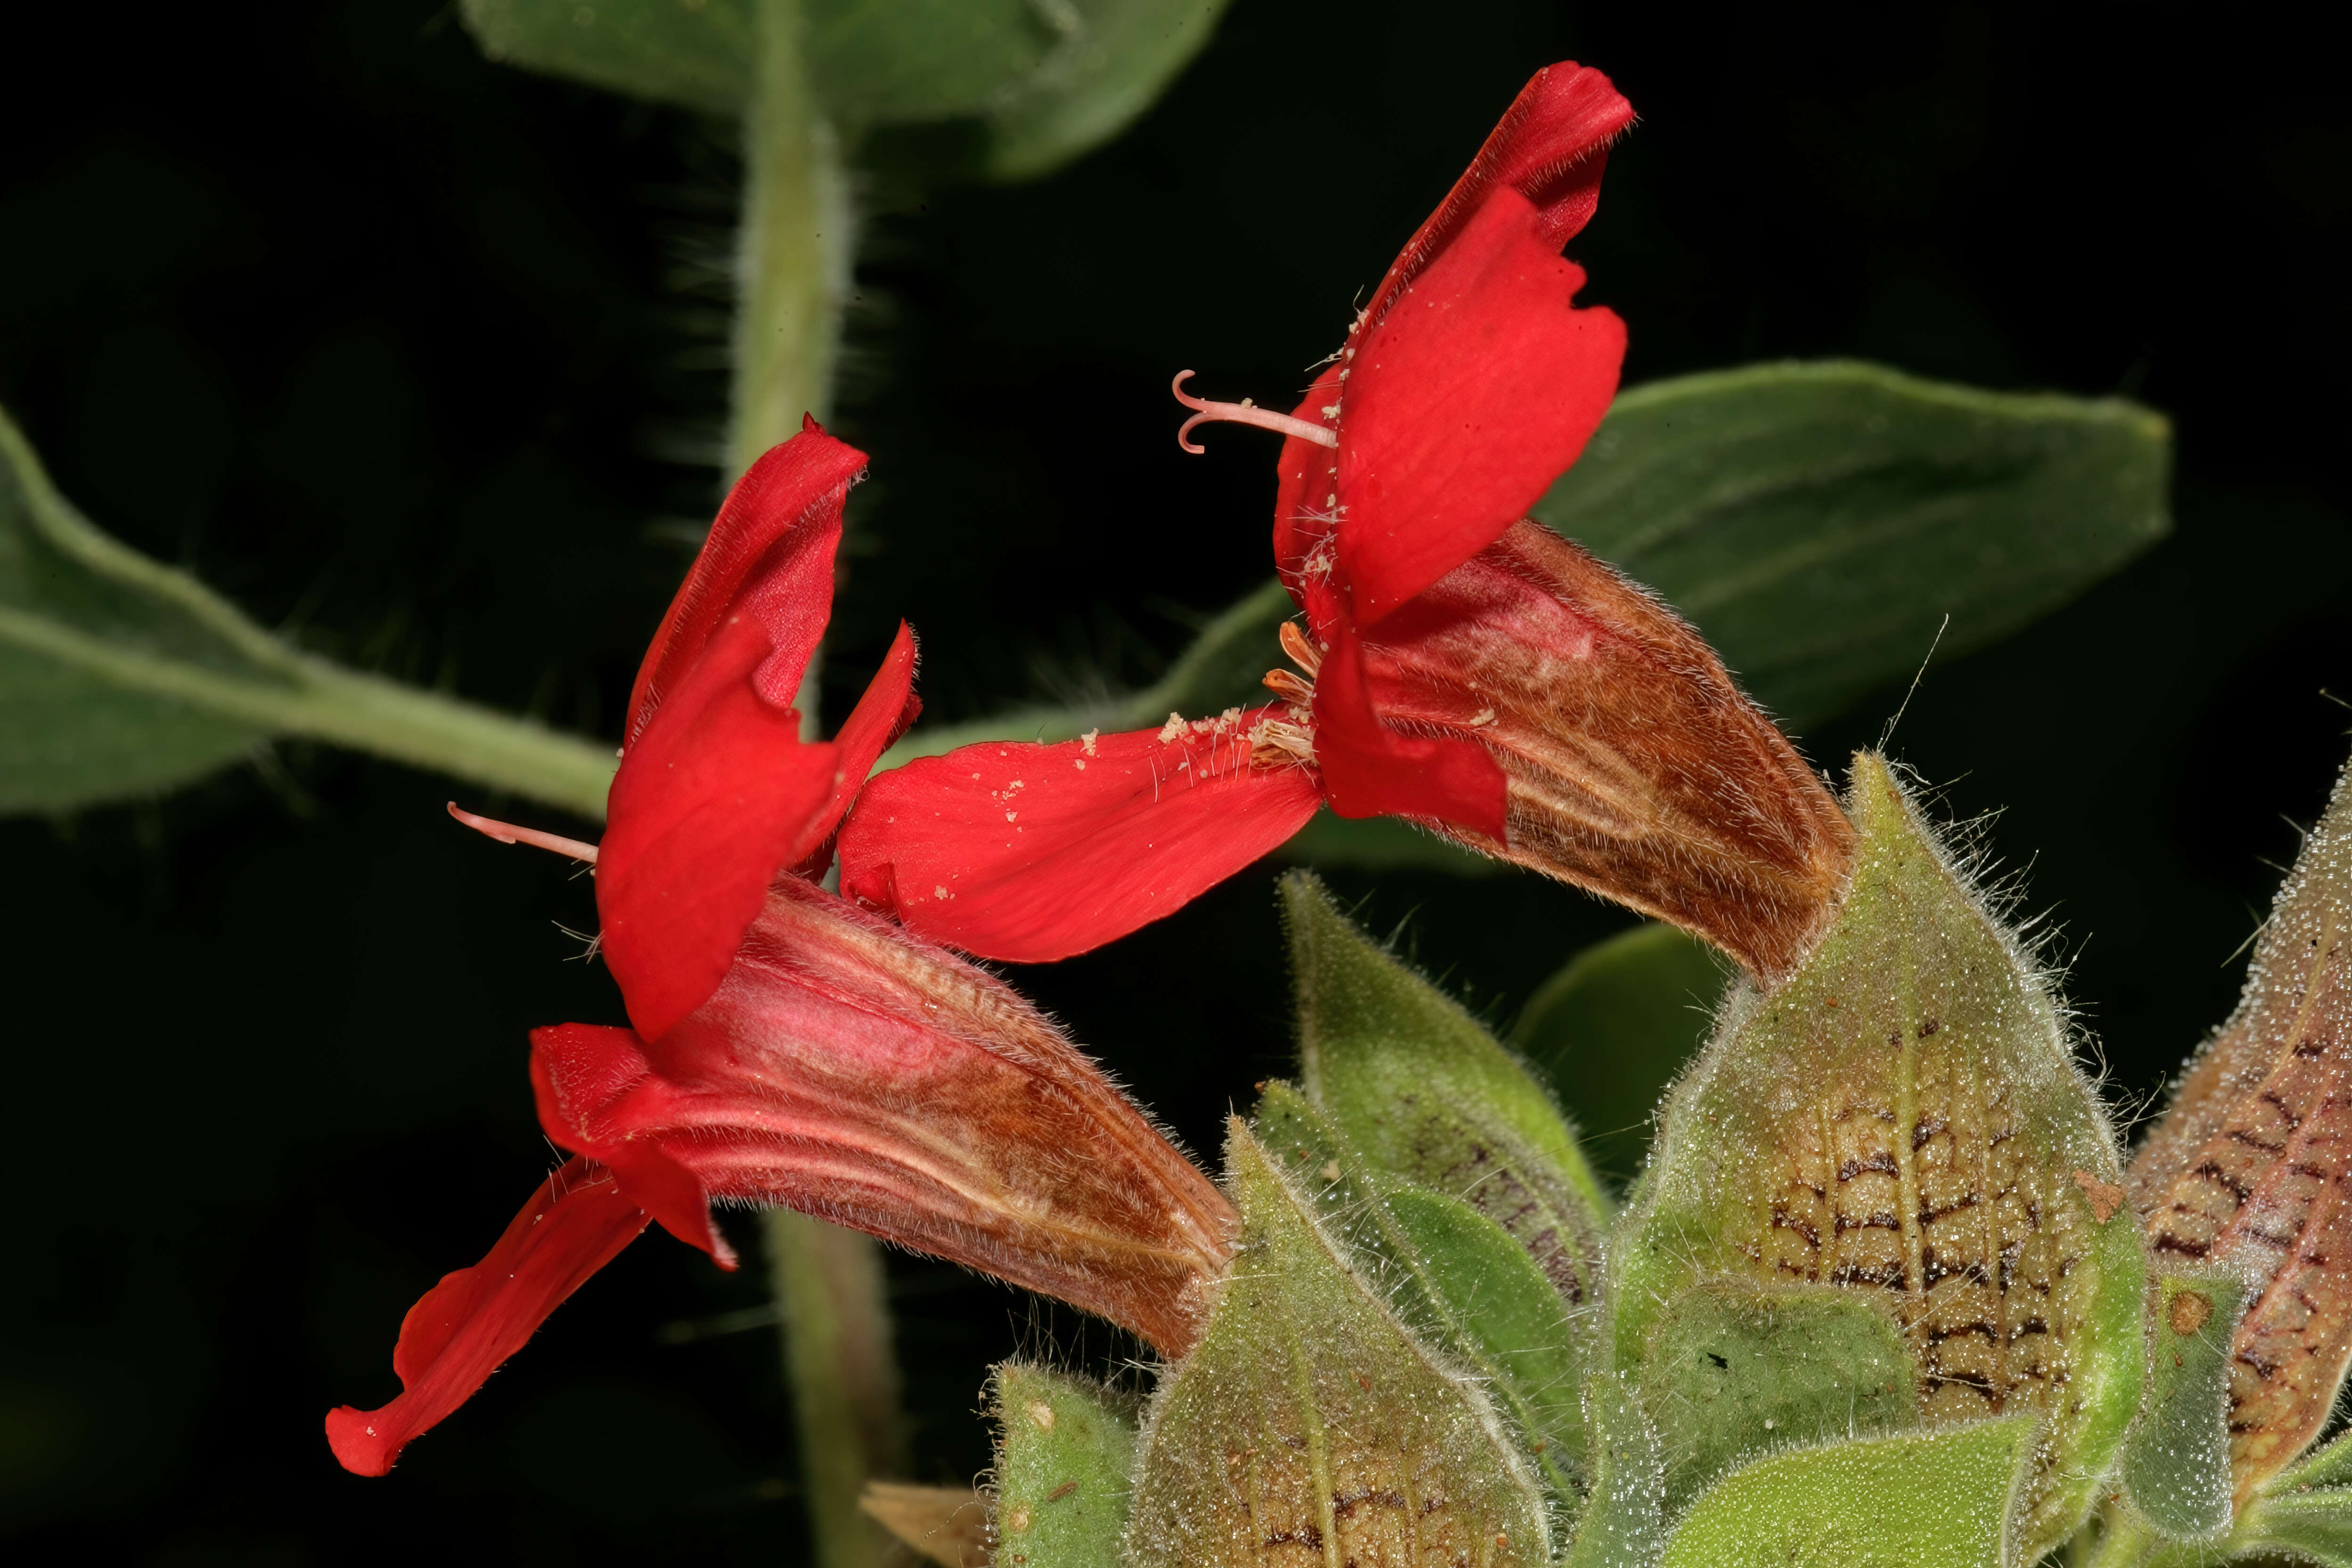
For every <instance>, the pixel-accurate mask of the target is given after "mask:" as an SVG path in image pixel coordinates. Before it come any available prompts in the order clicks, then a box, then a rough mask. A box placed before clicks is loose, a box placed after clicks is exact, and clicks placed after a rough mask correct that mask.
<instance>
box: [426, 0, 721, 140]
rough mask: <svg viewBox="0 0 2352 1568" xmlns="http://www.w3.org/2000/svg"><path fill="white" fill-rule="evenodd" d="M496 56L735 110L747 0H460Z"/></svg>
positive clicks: (631, 92)
mask: <svg viewBox="0 0 2352 1568" xmlns="http://www.w3.org/2000/svg"><path fill="white" fill-rule="evenodd" d="M462 3H463V5H464V6H465V16H466V26H467V30H468V31H469V32H471V33H472V34H473V35H474V39H475V41H476V42H477V43H478V44H479V45H480V46H481V47H482V53H484V54H486V55H488V57H489V58H492V59H494V60H499V61H500V62H502V63H504V64H507V65H511V66H520V67H522V68H525V69H528V70H535V71H541V72H544V73H546V74H547V75H550V76H560V77H568V78H570V79H572V80H573V81H584V82H586V83H587V84H588V85H590V86H591V87H601V88H604V89H606V90H607V91H611V92H619V93H625V94H627V95H628V96H630V97H632V98H643V99H650V100H653V101H654V102H656V103H676V104H682V105H684V106H685V107H686V108H688V109H699V110H705V111H707V112H709V113H715V114H730V115H731V114H740V112H742V108H743V103H744V100H746V99H747V98H749V97H750V96H751V29H752V26H753V22H752V6H753V4H754V0H462Z"/></svg>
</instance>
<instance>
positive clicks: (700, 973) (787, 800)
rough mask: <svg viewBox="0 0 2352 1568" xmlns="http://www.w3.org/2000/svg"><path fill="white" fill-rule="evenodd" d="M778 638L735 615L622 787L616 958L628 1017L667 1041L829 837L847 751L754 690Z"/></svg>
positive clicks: (606, 870)
mask: <svg viewBox="0 0 2352 1568" xmlns="http://www.w3.org/2000/svg"><path fill="white" fill-rule="evenodd" d="M770 647H772V644H771V641H770V634H769V632H768V630H767V629H766V628H765V627H763V626H761V625H760V624H759V622H758V621H757V620H755V619H753V618H751V616H733V617H730V619H729V620H728V622H727V624H726V625H724V626H721V627H719V629H718V631H717V633H716V635H715V636H713V637H712V638H711V639H710V640H709V643H708V645H707V646H706V647H704V649H703V651H702V654H701V657H700V658H698V659H697V660H696V661H695V663H694V665H693V666H692V668H689V669H688V671H687V672H686V675H685V677H684V679H683V680H682V681H681V682H680V684H679V685H678V686H677V688H676V689H674V690H672V691H671V692H670V693H669V694H668V695H667V698H666V699H665V700H664V701H663V702H662V705H661V710H660V711H659V713H658V714H657V715H656V719H655V721H654V722H653V723H652V724H650V725H649V726H647V727H646V731H644V733H643V734H641V735H640V736H638V738H637V740H636V742H635V743H634V744H632V745H631V746H630V747H629V749H628V752H627V754H626V755H625V757H623V759H622V761H621V771H620V773H618V774H617V775H615V776H614V780H613V795H612V809H611V824H612V825H611V827H610V828H609V829H608V831H607V832H606V833H605V835H604V844H603V845H602V846H601V847H600V851H599V858H598V860H597V866H596V909H597V912H598V914H599V915H601V916H602V917H603V921H604V937H603V952H604V962H605V963H608V964H610V965H611V966H612V970H613V975H614V978H615V979H616V980H618V981H619V982H620V983H621V994H623V996H625V998H626V999H627V1001H628V1005H629V1018H630V1020H631V1022H633V1023H635V1025H636V1026H637V1030H638V1032H639V1033H640V1034H642V1035H644V1036H645V1037H646V1038H648V1039H652V1038H657V1037H660V1036H661V1035H662V1034H664V1033H665V1032H666V1031H667V1030H668V1028H669V1026H671V1025H673V1024H675V1023H677V1021H678V1020H679V1019H680V1018H683V1017H685V1016H687V1015H688V1013H691V1012H692V1011H694V1009H695V1008H696V1007H697V1006H698V1005H700V1003H701V1001H702V999H703V998H704V997H706V996H708V995H709V994H710V993H711V992H712V991H713V990H714V989H716V988H717V986H718V984H719V980H720V979H721V978H723V977H724V976H725V974H726V973H727V964H728V961H729V960H730V959H731V958H732V957H733V956H734V953H735V949H736V946H737V944H738V943H740V942H741V941H742V939H743V931H744V930H745V928H746V927H748V926H750V925H751V921H752V919H753V917H755V916H756V915H758V914H759V912H760V903H761V899H762V898H763V897H764V896H765V894H766V889H767V886H768V882H769V880H770V879H772V877H774V875H775V874H776V872H777V870H778V869H779V868H782V867H784V866H788V865H791V864H792V863H793V862H794V861H796V860H798V859H799V858H801V857H803V855H806V854H807V853H808V852H809V850H810V849H811V848H812V847H814V842H816V841H819V840H821V839H822V838H823V837H824V831H825V828H824V826H823V825H822V824H821V816H822V814H823V813H824V807H825V805H826V803H827V801H828V800H830V799H831V797H832V795H833V791H834V774H835V769H836V765H837V764H836V761H835V757H836V752H835V748H834V747H832V746H829V745H804V744H803V743H802V742H801V739H800V719H799V717H798V715H796V714H794V713H793V710H791V709H790V708H789V707H782V708H780V707H777V706H776V705H775V704H774V703H772V702H771V701H770V700H767V699H766V698H765V697H763V696H762V695H761V693H760V691H759V690H758V689H756V688H755V686H754V684H753V679H752V672H753V671H754V670H755V669H756V668H758V667H759V666H760V664H761V661H762V660H764V659H767V658H768V657H769V650H770Z"/></svg>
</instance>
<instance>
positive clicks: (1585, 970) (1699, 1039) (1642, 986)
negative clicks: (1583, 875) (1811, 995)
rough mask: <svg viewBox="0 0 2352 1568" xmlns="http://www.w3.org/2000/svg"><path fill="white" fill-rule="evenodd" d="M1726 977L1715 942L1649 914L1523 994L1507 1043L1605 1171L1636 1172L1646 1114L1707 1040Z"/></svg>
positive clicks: (1727, 972) (1646, 1132) (1644, 1136)
mask: <svg viewBox="0 0 2352 1568" xmlns="http://www.w3.org/2000/svg"><path fill="white" fill-rule="evenodd" d="M1729 978H1730V970H1729V968H1728V967H1727V964H1726V963H1725V961H1724V960H1723V959H1722V958H1721V957H1719V956H1717V953H1716V951H1715V949H1713V948H1711V947H1709V946H1708V945H1707V944H1706V942H1701V941H1700V940H1699V939H1698V938H1696V937H1695V936H1692V935H1691V934H1690V933H1689V932H1687V931H1681V930H1678V929H1676V928H1675V927H1674V926H1670V925H1664V924H1660V923H1658V922H1655V921H1652V922H1650V923H1648V924H1645V925H1639V926H1635V927H1634V928H1633V930H1632V931H1621V932H1619V933H1618V934H1617V935H1615V936H1612V937H1611V938H1610V939H1609V940H1608V941H1606V942H1596V943H1594V944H1593V945H1592V946H1591V947H1588V948H1586V949H1585V950H1584V951H1583V952H1580V953H1578V954H1577V955H1576V956H1575V957H1574V958H1572V959H1570V960H1569V962H1568V965H1567V967H1565V968H1563V969H1562V970H1561V971H1560V972H1559V973H1557V974H1555V975H1553V976H1552V977H1551V978H1550V979H1549V980H1547V981H1545V982H1544V984H1543V986H1542V988H1541V989H1540V990H1538V991H1537V993H1536V994H1534V995H1533V996H1532V997H1530V998H1528V1005H1527V1006H1526V1007H1525V1008H1524V1009H1523V1010H1522V1011H1521V1012H1520V1014H1519V1021H1518V1023H1517V1025H1516V1026H1513V1028H1512V1030H1511V1046H1512V1048H1513V1049H1515V1050H1517V1052H1519V1054H1520V1055H1522V1056H1524V1057H1526V1058H1528V1061H1529V1062H1531V1063H1533V1064H1534V1065H1535V1066H1536V1068H1538V1069H1539V1070H1540V1071H1541V1072H1542V1073H1543V1074H1544V1076H1545V1077H1546V1078H1548V1079H1549V1080H1550V1081H1551V1085H1552V1087H1553V1089H1555V1090H1557V1091H1558V1092H1559V1097H1560V1099H1561V1100H1564V1101H1566V1102H1567V1104H1568V1107H1569V1109H1570V1110H1572V1111H1573V1112H1575V1115H1576V1120H1577V1123H1578V1125H1579V1126H1580V1127H1583V1128H1585V1129H1587V1131H1585V1132H1584V1134H1583V1137H1582V1140H1581V1142H1582V1143H1583V1146H1584V1148H1585V1150H1586V1152H1588V1153H1590V1154H1591V1155H1593V1156H1594V1158H1595V1162H1596V1163H1599V1164H1601V1166H1603V1167H1604V1168H1605V1169H1608V1170H1609V1171H1610V1172H1611V1173H1612V1174H1616V1175H1630V1174H1632V1173H1633V1167H1634V1165H1635V1164H1636V1163H1637V1161H1638V1157H1639V1155H1640V1153H1641V1152H1642V1150H1643V1149H1644V1148H1645V1147H1647V1145H1648V1142H1649V1127H1650V1115H1651V1112H1652V1111H1653V1110H1654V1109H1655V1108H1656V1106H1657V1103H1658V1100H1659V1097H1660V1096H1661V1095H1663V1094H1664V1092H1665V1089H1666V1085H1667V1084H1669V1083H1671V1082H1673V1081H1674V1077H1675V1074H1676V1073H1678V1072H1680V1071H1681V1070H1682V1068H1683V1064H1684V1063H1685V1062H1686V1061H1688V1060H1689V1059H1690V1058H1692V1057H1693V1056H1695V1055H1696V1054H1697V1052H1698V1048H1699V1047H1700V1046H1702V1045H1704V1044H1706V1033H1707V1029H1708V1026H1710V1025H1711V1024H1712V1023H1713V1022H1714V1016H1715V1008H1716V1005H1717V1003H1718V1002H1719V1001H1720V1000H1721V999H1722V996H1723V988H1724V984H1725V982H1726V981H1727V980H1728V979H1729ZM1608 1156H1614V1158H1610V1157H1608Z"/></svg>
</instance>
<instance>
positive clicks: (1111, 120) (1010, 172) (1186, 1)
mask: <svg viewBox="0 0 2352 1568" xmlns="http://www.w3.org/2000/svg"><path fill="white" fill-rule="evenodd" d="M1030 3H1031V4H1032V5H1034V6H1035V8H1036V9H1037V10H1039V11H1041V12H1044V13H1045V14H1047V15H1050V16H1056V17H1059V18H1061V19H1062V25H1063V27H1064V33H1063V37H1061V38H1060V39H1059V40H1058V41H1057V43H1056V44H1055V48H1054V50H1053V52H1052V53H1050V54H1048V55H1047V56H1046V57H1045V58H1044V59H1043V60H1042V61H1040V62H1039V63H1038V66H1037V68H1036V69H1035V70H1034V71H1033V72H1031V73H1030V74H1029V76H1028V77H1026V78H1025V79H1023V80H1022V81H1021V82H1020V84H1019V85H1018V86H1017V87H1015V88H1013V89H1010V90H1008V91H1007V92H1005V93H1004V94H1003V96H1002V97H1001V98H1000V99H999V100H998V101H996V102H995V103H994V104H992V106H991V109H990V112H989V115H988V127H989V132H990V146H989V156H988V172H989V173H990V174H992V175H993V176H994V177H995V178H997V179H1000V180H1026V179H1034V177H1036V176H1037V175H1039V174H1045V173H1047V172H1048V171H1050V170H1052V169H1054V168H1055V167H1056V166H1058V165H1060V164H1062V163H1067V162H1068V161H1069V160H1070V159H1072V158H1075V157H1076V156H1077V155H1078V154H1080V153H1084V152H1086V151H1087V150H1088V149H1089V148H1092V147H1096V146H1098V145H1100V144H1101V143H1103V142H1108V141H1109V140H1110V139H1111V138H1112V137H1114V136H1116V135H1118V133H1119V132H1122V131H1124V130H1126V129H1127V127H1128V126H1129V124H1130V123H1131V122H1132V121H1135V120H1136V119H1137V118H1138V117H1139V116H1140V115H1141V114H1142V113H1143V111H1144V110H1147V109H1149V108H1150V107H1151V105H1152V103H1153V102H1154V101H1156V100H1158V99H1159V97H1160V94H1161V93H1162V92H1165V91H1166V90H1167V89H1168V84H1169V83H1170V82H1171V81H1173V80H1174V79H1175V78H1176V75H1177V73H1178V72H1180V71H1181V70H1182V69H1183V68H1185V67H1186V66H1187V65H1190V64H1191V63H1192V57H1193V56H1195V55H1197V54H1199V53H1200V52H1201V50H1202V47H1205V46H1206V45H1207V43H1208V41H1209V37H1210V35H1211V34H1212V33H1213V32H1214V31H1215V30H1216V26H1217V21H1218V18H1219V17H1220V16H1223V14H1224V10H1225V7H1226V6H1227V5H1229V4H1231V3H1232V0H1030ZM1072 24H1075V25H1072Z"/></svg>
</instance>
